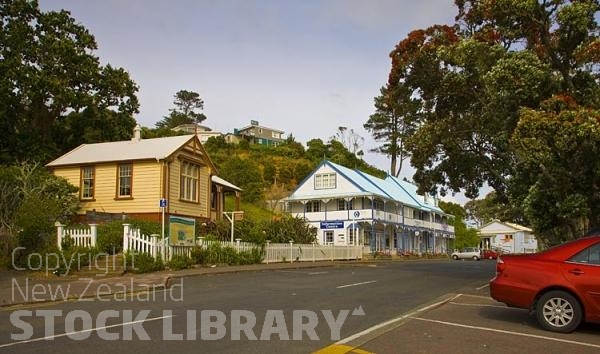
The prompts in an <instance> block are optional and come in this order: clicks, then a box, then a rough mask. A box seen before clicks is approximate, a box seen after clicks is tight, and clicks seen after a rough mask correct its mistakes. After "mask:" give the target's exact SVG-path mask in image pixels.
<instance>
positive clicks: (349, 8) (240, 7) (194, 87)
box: [39, 0, 462, 202]
mask: <svg viewBox="0 0 600 354" xmlns="http://www.w3.org/2000/svg"><path fill="white" fill-rule="evenodd" d="M39 2H40V6H41V8H42V9H44V10H58V9H66V10H69V11H70V12H71V14H72V16H73V17H74V18H75V19H76V21H77V22H79V23H81V24H83V25H84V26H85V27H86V28H88V29H89V30H90V32H91V33H92V34H93V35H94V36H95V37H96V41H97V42H98V47H99V48H98V51H97V52H96V55H98V56H99V57H100V59H101V61H102V62H103V63H110V64H111V65H113V66H119V67H123V68H125V69H126V70H127V71H128V72H129V73H130V75H131V77H132V78H133V80H134V81H135V82H136V83H137V84H138V85H139V92H138V98H139V100H140V105H141V107H140V113H139V114H138V115H137V116H136V117H135V118H136V119H137V120H138V122H139V123H140V124H141V125H143V126H149V127H153V126H154V124H155V123H156V122H157V121H159V120H160V119H162V117H163V116H165V115H167V114H168V110H169V108H172V106H173V95H174V94H175V92H177V91H179V90H182V89H185V90H190V91H196V92H198V93H199V94H200V96H201V97H202V98H203V99H204V102H205V109H204V113H205V114H206V116H207V117H208V119H207V120H206V121H205V122H204V124H205V125H207V126H209V127H211V128H212V129H213V130H216V131H221V132H231V131H233V129H234V128H240V127H243V126H246V125H248V124H249V122H250V120H258V121H259V122H260V123H261V125H264V126H267V127H272V128H277V129H280V130H283V131H285V133H286V135H287V134H289V133H292V134H293V135H294V137H295V138H296V140H297V141H300V142H302V143H305V142H306V141H308V140H309V139H312V138H321V139H323V140H324V141H327V140H329V138H330V137H331V136H333V135H335V133H336V131H337V127H339V126H346V127H348V128H352V129H354V130H355V131H356V132H358V133H359V134H360V135H361V136H363V137H364V138H365V144H364V146H363V149H364V150H365V152H367V151H368V150H369V149H372V148H374V147H375V146H376V143H375V142H374V141H373V140H372V139H371V137H370V135H369V133H368V132H366V131H365V130H364V129H363V128H362V126H363V124H364V123H365V122H366V121H367V120H368V118H369V115H370V114H372V113H373V110H374V108H373V98H374V97H375V96H377V95H378V94H379V89H380V87H381V86H383V85H384V84H385V82H386V80H387V75H388V73H389V70H390V59H389V57H388V54H389V52H390V51H391V50H392V49H393V47H394V45H395V44H396V43H398V41H400V40H402V39H403V38H405V37H406V35H407V34H408V33H409V32H410V31H412V30H414V29H419V28H426V27H428V26H430V25H433V24H447V23H452V22H453V18H454V16H455V15H456V9H455V7H454V5H453V1H452V0H422V1H412V0H327V1H317V0H279V1H276V0H172V1H166V0H162V1H157V0H103V1H78V0H39ZM365 160H366V161H367V162H368V163H370V164H372V165H375V166H376V167H378V168H380V169H383V170H386V171H387V170H388V169H389V161H388V159H387V158H386V157H385V156H381V155H376V154H373V153H367V154H366V156H365ZM406 165H408V164H406ZM402 175H403V176H407V177H409V178H410V176H411V175H412V171H410V170H406V171H405V173H402ZM461 202H462V201H461Z"/></svg>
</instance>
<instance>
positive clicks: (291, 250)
mask: <svg viewBox="0 0 600 354" xmlns="http://www.w3.org/2000/svg"><path fill="white" fill-rule="evenodd" d="M290 263H294V241H293V240H290Z"/></svg>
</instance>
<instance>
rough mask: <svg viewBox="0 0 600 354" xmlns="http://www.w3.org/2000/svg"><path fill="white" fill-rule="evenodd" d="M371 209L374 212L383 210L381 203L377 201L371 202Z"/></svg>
mask: <svg viewBox="0 0 600 354" xmlns="http://www.w3.org/2000/svg"><path fill="white" fill-rule="evenodd" d="M373 209H375V210H384V208H383V201H382V200H379V199H375V200H373Z"/></svg>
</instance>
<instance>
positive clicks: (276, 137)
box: [231, 120, 284, 146]
mask: <svg viewBox="0 0 600 354" xmlns="http://www.w3.org/2000/svg"><path fill="white" fill-rule="evenodd" d="M234 135H235V136H236V137H237V138H238V139H239V138H242V139H246V140H248V141H249V142H250V143H251V144H259V145H266V146H276V145H279V144H280V143H282V142H283V140H284V139H283V131H281V130H277V129H273V128H267V127H263V126H262V125H260V124H259V123H258V121H255V120H251V121H250V125H248V126H246V127H243V128H240V129H234ZM231 142H234V141H233V140H232V141H231Z"/></svg>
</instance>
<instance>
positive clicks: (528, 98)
mask: <svg viewBox="0 0 600 354" xmlns="http://www.w3.org/2000/svg"><path fill="white" fill-rule="evenodd" d="M455 4H456V6H457V8H458V15H457V16H456V23H455V24H452V25H449V26H445V25H434V26H431V27H429V28H427V29H424V30H415V31H412V32H411V33H409V35H408V36H407V37H406V38H405V39H403V40H401V41H400V42H399V43H398V45H397V46H396V47H395V48H394V50H393V51H392V52H391V53H390V57H391V61H392V67H391V70H390V74H389V77H388V82H387V84H386V86H385V91H384V90H382V96H379V97H378V98H377V99H376V101H377V100H378V99H379V100H382V97H385V95H383V93H384V92H385V93H387V96H388V98H387V99H388V101H389V102H393V103H394V104H396V105H398V107H396V108H392V107H393V105H392V104H388V105H387V106H383V105H381V104H379V106H376V114H378V113H380V112H383V113H384V115H387V117H389V118H388V120H387V121H386V120H383V123H382V125H381V126H380V128H379V129H377V130H372V132H374V133H375V132H377V133H379V134H380V136H383V137H384V138H383V145H382V146H381V147H380V151H382V152H384V153H386V154H388V155H390V156H393V155H394V152H395V154H396V156H400V155H399V151H400V150H398V146H399V145H398V141H399V140H397V139H398V138H397V134H392V133H393V132H394V129H395V127H397V126H402V124H399V123H398V119H399V120H401V121H402V122H403V124H405V125H409V126H410V127H412V128H413V130H412V131H409V134H407V135H406V136H404V137H403V140H402V141H403V142H404V145H403V147H404V148H405V149H406V154H407V155H409V156H410V157H411V160H410V161H411V165H412V166H413V167H414V168H415V169H416V173H415V175H414V180H415V182H417V184H418V185H419V187H420V192H424V193H441V194H442V195H444V194H446V193H448V192H459V191H461V190H462V191H464V192H465V194H466V195H467V196H468V197H473V198H474V197H477V196H478V192H479V189H480V188H481V187H482V186H483V185H484V184H485V183H487V184H488V185H489V186H491V187H492V188H493V189H494V190H495V192H496V197H497V200H499V201H500V202H502V203H505V204H507V205H508V204H510V207H511V208H512V209H516V210H520V211H521V214H522V215H524V216H525V218H524V219H523V220H521V221H522V222H526V223H530V224H531V225H533V226H534V228H535V229H536V231H538V232H541V233H544V235H545V236H548V238H549V240H550V242H552V241H553V238H554V237H555V235H556V232H555V231H550V229H552V230H558V229H560V230H562V231H564V232H566V233H567V235H566V238H570V237H576V236H577V235H580V234H581V230H582V229H584V228H587V227H593V226H600V225H599V223H600V220H596V219H598V218H597V217H596V216H595V215H594V212H593V207H592V206H591V205H589V204H587V203H590V202H591V200H590V199H587V198H584V199H585V203H584V202H583V201H582V200H579V199H578V200H579V202H578V203H580V204H578V205H579V206H580V207H579V209H578V210H579V211H578V213H577V215H566V214H564V213H563V216H562V217H558V216H557V215H558V214H552V213H553V209H552V210H543V211H542V210H540V213H542V212H545V213H546V214H545V215H547V216H549V217H552V216H553V215H554V216H557V218H556V219H557V220H560V221H559V222H558V223H559V224H560V225H555V228H548V227H546V226H544V227H542V224H539V223H537V221H539V220H537V219H536V218H538V217H539V215H538V214H536V213H534V212H532V210H533V209H531V208H532V205H537V204H535V203H533V200H534V199H535V200H538V198H540V197H543V195H544V193H550V191H548V190H547V189H545V190H544V191H542V192H540V191H539V190H535V188H533V187H535V186H536V185H539V180H538V177H537V175H536V174H535V173H533V172H532V171H533V170H531V169H530V170H528V171H529V172H528V173H523V171H522V170H521V168H522V165H523V161H522V160H523V158H524V156H525V155H526V154H525V155H524V154H521V153H517V148H516V147H515V145H514V144H515V141H516V140H514V139H515V138H514V135H515V130H516V129H517V127H518V126H519V124H521V123H520V122H521V121H523V120H524V119H526V118H529V119H531V117H532V113H531V112H538V113H537V114H536V115H534V116H536V117H537V119H542V118H541V117H542V116H547V115H548V114H550V113H549V112H547V111H546V110H545V109H543V108H542V107H543V106H544V105H545V104H546V103H545V102H549V101H548V100H551V101H552V100H554V99H553V97H562V98H565V99H567V100H568V101H572V102H574V103H575V104H576V105H577V107H579V108H577V110H580V109H583V110H585V109H588V110H596V109H598V108H599V106H600V86H599V81H598V80H599V77H598V68H599V66H598V64H599V60H600V39H599V38H598V34H599V33H600V32H599V31H598V30H599V27H598V24H597V23H596V20H595V16H596V15H597V13H598V11H599V10H600V5H599V2H598V0H582V1H569V0H493V1H492V0H471V1H467V0H457V1H455ZM381 107H383V108H384V109H382V108H381ZM544 107H545V106H544ZM560 107H561V109H565V110H567V111H568V112H571V111H572V109H573V108H572V107H571V106H564V105H563V106H560ZM569 107H571V108H569ZM556 114H557V115H558V116H561V114H560V113H556ZM568 114H571V113H568ZM394 116H395V117H396V118H397V120H393V119H391V117H394ZM372 119H373V117H371V119H370V120H369V122H371V121H372ZM369 122H368V123H367V124H370V123H369ZM572 124H583V123H581V122H580V121H577V120H575V121H573V122H572ZM365 126H367V125H365ZM386 131H388V132H390V133H389V134H388V135H383V134H382V133H383V132H386ZM555 134H562V131H558V130H556V131H555ZM375 137H376V138H377V135H375ZM557 138H558V137H555V139H557ZM584 138H585V139H588V140H590V139H593V138H594V137H593V136H590V135H586V136H585V137H584ZM395 139H396V140H395ZM577 146H578V148H581V149H583V147H581V146H579V145H577ZM392 148H395V150H394V149H392ZM521 148H522V147H521ZM565 148H566V147H564V146H558V145H553V147H552V149H554V150H555V151H554V153H555V154H559V155H560V154H563V153H564V152H565V151H564V149H565ZM561 149H563V150H561ZM593 151H595V150H590V149H588V150H586V154H590V153H592V152H593ZM580 152H581V151H580ZM571 153H573V152H572V151H571ZM594 153H595V152H594ZM574 156H583V154H581V153H579V154H575V155H574ZM529 157H530V158H531V156H529ZM594 158H596V159H600V156H599V155H594ZM574 159H575V157H574ZM392 161H393V160H392ZM528 161H529V160H528ZM580 162H583V161H580ZM528 163H530V164H531V161H529V162H528ZM538 165H539V164H538ZM577 166H578V165H574V167H577ZM578 170H579V171H578ZM580 170H581V169H578V168H575V170H570V171H566V172H565V173H567V174H571V175H572V176H575V175H577V174H580V173H581V171H580ZM598 171H599V172H595V173H597V175H594V176H588V177H589V178H587V179H584V180H583V181H581V180H580V181H578V182H577V183H583V182H587V183H591V181H598V180H600V170H598ZM517 178H518V181H519V183H514V181H515V180H517ZM594 178H596V179H595V180H594ZM575 180H576V179H574V178H568V179H566V180H564V181H562V182H563V183H575ZM594 183H595V182H594ZM586 187H587V189H586V190H588V191H590V193H595V192H594V191H595V190H596V189H595V187H594V184H588V185H587V186H586ZM532 188H533V189H532ZM566 190H571V189H570V188H568V187H566ZM531 193H535V194H536V197H535V198H534V197H532V196H531ZM540 193H542V194H540ZM549 199H550V200H554V199H555V198H549ZM527 203H529V204H527ZM532 203H533V204H532ZM581 203H583V204H581ZM583 206H585V207H583ZM528 208H529V209H528ZM527 210H529V211H527ZM517 214H518V213H517ZM571 218H574V219H577V220H579V221H577V222H575V223H577V224H579V225H581V224H582V221H581V219H582V218H583V219H586V220H587V221H586V222H587V224H586V227H578V228H574V227H572V228H568V227H567V228H566V227H564V225H566V224H568V223H574V221H573V219H571ZM534 219H535V220H534Z"/></svg>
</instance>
